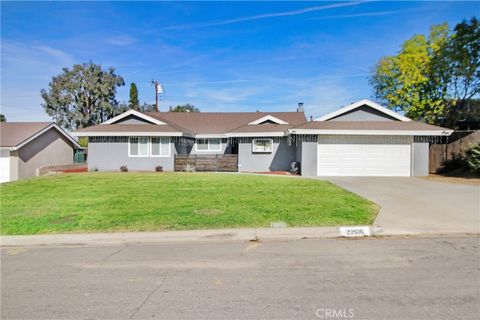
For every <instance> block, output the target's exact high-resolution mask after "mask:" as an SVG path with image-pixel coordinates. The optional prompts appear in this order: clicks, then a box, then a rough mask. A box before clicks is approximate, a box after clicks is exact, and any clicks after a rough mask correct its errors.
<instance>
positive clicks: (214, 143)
mask: <svg viewBox="0 0 480 320" xmlns="http://www.w3.org/2000/svg"><path fill="white" fill-rule="evenodd" d="M196 150H197V151H222V139H219V138H215V139H197V146H196Z"/></svg>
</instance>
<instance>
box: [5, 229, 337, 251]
mask: <svg viewBox="0 0 480 320" xmlns="http://www.w3.org/2000/svg"><path fill="white" fill-rule="evenodd" d="M338 236H339V233H338V228H336V227H325V228H259V229H217V230H192V231H162V232H119V233H76V234H73V233H72V234H47V235H29V236H1V238H0V240H1V241H0V246H1V247H13V246H55V245H119V244H133V243H183V242H225V241H278V240H284V241H287V240H300V239H305V238H312V239H313V238H316V239H320V238H336V237H338Z"/></svg>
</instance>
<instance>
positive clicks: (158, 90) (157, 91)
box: [150, 80, 165, 112]
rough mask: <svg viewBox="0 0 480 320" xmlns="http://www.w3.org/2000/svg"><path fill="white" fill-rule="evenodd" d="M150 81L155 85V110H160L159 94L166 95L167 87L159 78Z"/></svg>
mask: <svg viewBox="0 0 480 320" xmlns="http://www.w3.org/2000/svg"><path fill="white" fill-rule="evenodd" d="M150 83H151V84H152V85H153V86H154V87H155V111H156V112H158V95H162V96H165V89H163V86H162V85H161V84H160V83H158V81H157V80H152V81H150Z"/></svg>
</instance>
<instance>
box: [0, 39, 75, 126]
mask: <svg viewBox="0 0 480 320" xmlns="http://www.w3.org/2000/svg"><path fill="white" fill-rule="evenodd" d="M1 60H2V68H1V77H2V82H1V90H0V91H1V99H0V103H1V109H2V113H4V114H5V115H6V117H7V119H8V120H9V121H39V120H48V119H49V117H48V116H47V115H46V114H45V112H44V111H43V109H42V107H41V106H40V104H41V103H42V99H41V97H40V90H41V89H42V88H47V86H48V83H49V82H50V80H51V77H52V76H54V75H56V74H59V73H60V72H61V71H62V68H63V67H69V66H71V65H72V64H73V63H74V61H75V57H74V56H73V55H72V54H70V53H68V52H66V51H64V50H60V49H57V48H53V47H52V46H49V45H47V44H39V43H21V42H12V41H6V40H2V53H1Z"/></svg>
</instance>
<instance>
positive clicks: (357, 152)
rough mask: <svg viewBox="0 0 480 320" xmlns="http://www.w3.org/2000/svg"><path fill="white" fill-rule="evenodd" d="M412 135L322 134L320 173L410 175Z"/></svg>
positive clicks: (319, 152) (331, 174)
mask: <svg viewBox="0 0 480 320" xmlns="http://www.w3.org/2000/svg"><path fill="white" fill-rule="evenodd" d="M411 143H412V138H411V137H403V136H399V137H387V136H320V138H319V143H318V159H317V163H318V168H317V170H318V171H317V174H318V175H319V176H410V164H411Z"/></svg>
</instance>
